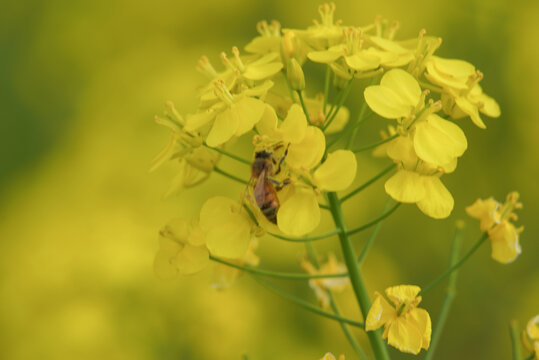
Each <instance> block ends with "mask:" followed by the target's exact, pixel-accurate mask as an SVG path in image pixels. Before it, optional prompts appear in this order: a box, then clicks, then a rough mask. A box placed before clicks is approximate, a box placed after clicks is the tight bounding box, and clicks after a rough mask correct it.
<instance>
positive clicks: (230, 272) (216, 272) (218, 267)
mask: <svg viewBox="0 0 539 360" xmlns="http://www.w3.org/2000/svg"><path fill="white" fill-rule="evenodd" d="M257 247H258V239H256V238H252V239H251V241H250V243H249V247H248V248H247V252H246V253H245V254H244V255H243V256H242V257H241V258H239V259H226V260H228V261H230V262H231V263H234V264H237V265H242V266H246V265H247V266H258V264H259V262H260V259H259V258H258V256H257V255H256V254H255V250H256V249H257ZM242 274H243V270H240V269H238V268H235V267H232V266H228V265H225V264H221V263H217V264H215V267H214V268H213V274H212V281H211V286H212V287H213V288H215V289H219V290H221V289H226V288H229V287H231V286H232V285H233V284H234V282H235V281H236V279H237V278H238V277H239V276H241V275H242Z"/></svg>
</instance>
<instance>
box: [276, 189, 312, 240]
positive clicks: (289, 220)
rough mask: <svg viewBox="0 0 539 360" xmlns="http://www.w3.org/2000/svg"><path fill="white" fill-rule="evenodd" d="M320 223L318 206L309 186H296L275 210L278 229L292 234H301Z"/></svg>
mask: <svg viewBox="0 0 539 360" xmlns="http://www.w3.org/2000/svg"><path fill="white" fill-rule="evenodd" d="M319 223H320V207H319V206H318V202H317V201H316V195H315V193H314V191H313V190H312V189H310V188H299V187H296V189H295V192H294V194H293V195H292V196H290V198H288V200H286V201H285V202H284V203H283V204H282V205H281V207H280V208H279V211H278V212H277V225H278V226H279V229H280V230H281V231H282V232H283V233H285V234H287V235H292V236H302V235H305V234H307V233H309V232H311V231H313V230H314V229H315V228H316V227H317V226H318V224H319Z"/></svg>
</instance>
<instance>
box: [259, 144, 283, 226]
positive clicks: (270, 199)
mask: <svg viewBox="0 0 539 360" xmlns="http://www.w3.org/2000/svg"><path fill="white" fill-rule="evenodd" d="M280 147H282V145H279V146H278V147H276V148H275V150H276V149H278V148H280ZM287 153H288V147H287V148H286V150H285V153H284V155H283V157H282V158H281V159H280V160H279V163H278V164H277V163H276V161H275V159H274V158H273V154H272V153H271V152H268V151H266V150H262V151H257V152H256V153H255V159H254V161H253V164H252V166H251V179H252V180H254V184H253V194H254V198H255V202H256V205H257V206H258V208H259V209H260V211H261V212H262V214H263V215H264V216H265V217H266V219H268V220H269V221H270V222H271V223H273V224H277V211H278V210H279V206H280V204H279V198H278V197H277V191H278V190H280V188H282V187H283V186H284V185H287V184H288V183H289V182H288V180H285V181H283V182H282V183H279V182H278V181H275V180H273V179H271V178H270V177H271V176H274V175H277V174H279V173H280V172H281V165H282V163H283V161H284V159H285V157H286V154H287ZM275 165H277V169H276V170H275V172H274V171H273V167H274V166H275ZM275 185H278V187H277V188H276V187H275Z"/></svg>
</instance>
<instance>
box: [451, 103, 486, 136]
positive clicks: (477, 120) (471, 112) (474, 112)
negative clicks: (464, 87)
mask: <svg viewBox="0 0 539 360" xmlns="http://www.w3.org/2000/svg"><path fill="white" fill-rule="evenodd" d="M455 104H456V105H457V106H458V107H459V109H460V110H461V111H462V112H463V113H465V114H467V115H468V116H469V117H470V119H472V122H473V123H474V124H475V125H476V126H477V127H480V128H481V129H486V128H487V126H486V125H485V123H484V122H483V120H482V119H481V116H479V110H478V109H477V105H475V104H472V103H471V102H470V101H469V100H468V99H467V98H465V97H462V96H459V97H457V98H455Z"/></svg>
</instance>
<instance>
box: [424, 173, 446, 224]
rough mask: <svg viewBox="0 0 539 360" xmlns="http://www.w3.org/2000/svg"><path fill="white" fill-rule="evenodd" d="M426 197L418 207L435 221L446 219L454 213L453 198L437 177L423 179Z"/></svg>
mask: <svg viewBox="0 0 539 360" xmlns="http://www.w3.org/2000/svg"><path fill="white" fill-rule="evenodd" d="M423 183H424V189H425V197H424V198H423V199H421V200H420V201H418V203H417V207H419V210H421V211H422V212H423V213H424V214H425V215H428V216H430V217H431V218H434V219H444V218H446V217H448V216H449V215H450V214H451V211H453V206H454V200H453V196H452V195H451V193H450V192H449V190H447V188H446V187H445V186H444V184H443V183H442V181H441V180H440V178H439V177H437V176H424V177H423Z"/></svg>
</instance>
